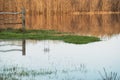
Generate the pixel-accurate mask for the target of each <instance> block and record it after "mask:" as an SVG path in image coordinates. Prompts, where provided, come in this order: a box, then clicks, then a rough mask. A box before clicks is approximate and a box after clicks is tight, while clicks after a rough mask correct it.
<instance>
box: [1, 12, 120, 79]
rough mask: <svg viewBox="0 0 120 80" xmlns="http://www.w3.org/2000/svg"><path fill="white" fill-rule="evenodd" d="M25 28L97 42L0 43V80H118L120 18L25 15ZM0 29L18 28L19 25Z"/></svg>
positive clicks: (119, 70) (14, 41) (46, 41)
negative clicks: (72, 34) (68, 34)
mask: <svg viewBox="0 0 120 80" xmlns="http://www.w3.org/2000/svg"><path fill="white" fill-rule="evenodd" d="M18 21H19V20H18ZM4 23H6V22H4ZM9 23H11V22H9ZM26 26H27V29H36V30H37V29H51V30H57V31H63V32H71V33H74V34H77V35H84V36H86V35H87V36H96V37H99V38H100V39H101V41H99V42H92V43H89V44H70V43H65V42H63V41H60V40H26V39H23V40H0V80H120V78H119V77H120V64H119V61H120V50H119V48H120V35H119V33H120V14H74V15H71V14H64V15H60V14H59V15H48V14H46V15H27V16H26ZM0 27H1V28H2V27H6V28H11V27H14V28H21V24H0Z"/></svg>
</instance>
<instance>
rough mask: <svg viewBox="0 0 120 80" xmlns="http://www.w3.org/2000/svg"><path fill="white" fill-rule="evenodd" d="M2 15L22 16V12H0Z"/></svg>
mask: <svg viewBox="0 0 120 80" xmlns="http://www.w3.org/2000/svg"><path fill="white" fill-rule="evenodd" d="M0 14H13V15H15V14H22V12H0Z"/></svg>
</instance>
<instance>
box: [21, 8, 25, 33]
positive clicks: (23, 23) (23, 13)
mask: <svg viewBox="0 0 120 80" xmlns="http://www.w3.org/2000/svg"><path fill="white" fill-rule="evenodd" d="M21 13H22V30H23V32H24V31H26V28H25V13H26V12H25V8H22V12H21Z"/></svg>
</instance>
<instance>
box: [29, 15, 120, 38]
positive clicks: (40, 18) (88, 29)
mask: <svg viewBox="0 0 120 80" xmlns="http://www.w3.org/2000/svg"><path fill="white" fill-rule="evenodd" d="M31 17H32V18H31V19H32V20H29V18H30V17H27V26H28V28H29V29H54V30H58V31H64V32H73V33H77V34H83V35H95V36H103V35H113V34H119V33H120V14H90V15H89V14H88V15H65V14H64V15H48V16H44V15H34V16H31Z"/></svg>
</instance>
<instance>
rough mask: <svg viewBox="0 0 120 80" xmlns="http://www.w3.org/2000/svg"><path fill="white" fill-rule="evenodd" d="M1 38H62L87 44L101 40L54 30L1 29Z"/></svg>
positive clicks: (69, 41) (65, 40)
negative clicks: (23, 30)
mask: <svg viewBox="0 0 120 80" xmlns="http://www.w3.org/2000/svg"><path fill="white" fill-rule="evenodd" d="M0 39H35V40H62V41H64V42H67V43H74V44H87V43H90V42H96V41H100V38H97V37H93V36H78V35H74V34H71V33H62V32H58V31H54V30H27V31H26V32H22V31H21V30H11V29H7V30H0Z"/></svg>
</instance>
